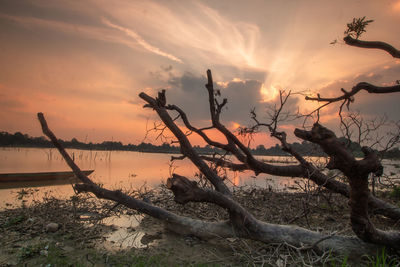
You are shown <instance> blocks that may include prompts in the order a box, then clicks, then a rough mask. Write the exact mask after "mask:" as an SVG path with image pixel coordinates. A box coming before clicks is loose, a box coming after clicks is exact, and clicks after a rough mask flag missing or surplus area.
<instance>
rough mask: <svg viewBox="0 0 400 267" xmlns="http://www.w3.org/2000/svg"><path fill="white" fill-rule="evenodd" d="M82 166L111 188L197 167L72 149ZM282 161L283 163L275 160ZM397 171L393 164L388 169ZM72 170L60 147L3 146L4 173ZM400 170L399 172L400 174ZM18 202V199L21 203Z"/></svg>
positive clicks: (247, 180) (62, 188)
mask: <svg viewBox="0 0 400 267" xmlns="http://www.w3.org/2000/svg"><path fill="white" fill-rule="evenodd" d="M68 151H69V153H70V154H71V156H72V155H73V157H74V158H75V162H76V163H77V164H78V165H79V166H80V168H81V169H85V170H86V169H94V170H95V171H94V173H93V174H91V176H90V177H91V178H92V179H93V180H94V181H95V182H98V183H102V184H104V186H105V187H107V188H110V189H119V188H123V189H127V190H129V189H132V188H133V189H135V188H136V189H138V188H140V187H141V186H143V185H146V186H148V187H154V186H157V185H159V184H161V183H163V182H165V181H166V179H167V178H168V177H169V176H170V173H172V172H176V173H178V174H181V175H185V176H187V177H188V178H190V177H193V176H194V174H195V173H196V172H197V169H196V168H195V167H194V166H193V165H192V164H191V163H190V161H189V160H187V159H185V160H182V161H175V162H174V164H173V165H172V166H171V162H170V158H171V155H170V154H156V153H139V152H131V151H112V152H110V151H89V150H74V149H71V150H68ZM260 158H261V159H269V160H271V159H272V160H277V159H282V158H278V157H260ZM274 164H282V163H274ZM388 169H390V172H393V171H395V170H392V169H393V166H391V165H390V166H389V168H387V170H388ZM49 171H69V167H68V166H67V165H66V163H65V162H64V160H63V159H62V157H61V156H60V154H59V153H58V151H57V150H56V149H40V148H0V173H13V172H49ZM397 172H398V171H396V173H397ZM227 176H228V179H229V180H230V182H228V184H235V185H239V186H242V185H257V186H262V187H267V188H268V186H270V187H271V188H273V189H283V188H286V187H292V186H296V184H295V180H294V179H292V178H284V177H273V176H270V175H265V174H260V175H258V176H257V177H255V176H254V173H253V172H241V173H239V172H235V173H233V172H228V174H227ZM36 189H38V191H37V192H36V193H35V197H36V199H40V198H41V197H43V195H44V193H45V192H49V191H51V193H52V194H54V195H55V196H63V197H69V196H72V195H73V190H72V187H71V185H69V184H67V185H55V186H47V187H37V188H36ZM18 191H20V189H0V207H4V205H5V203H15V199H16V192H18ZM17 203H18V202H17Z"/></svg>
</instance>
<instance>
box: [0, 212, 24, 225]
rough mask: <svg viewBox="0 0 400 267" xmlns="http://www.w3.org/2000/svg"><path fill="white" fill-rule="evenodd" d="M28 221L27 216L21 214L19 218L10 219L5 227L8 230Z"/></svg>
mask: <svg viewBox="0 0 400 267" xmlns="http://www.w3.org/2000/svg"><path fill="white" fill-rule="evenodd" d="M25 219H26V217H25V215H23V214H21V215H18V216H17V217H13V218H9V219H8V220H7V221H6V222H5V223H4V224H3V227H5V228H7V227H10V226H13V225H17V224H19V223H21V222H23V221H24V220H25Z"/></svg>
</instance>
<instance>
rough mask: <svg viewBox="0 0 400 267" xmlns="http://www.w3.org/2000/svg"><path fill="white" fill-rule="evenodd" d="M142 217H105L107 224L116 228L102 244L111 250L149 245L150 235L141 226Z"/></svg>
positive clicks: (104, 220) (104, 221)
mask: <svg viewBox="0 0 400 267" xmlns="http://www.w3.org/2000/svg"><path fill="white" fill-rule="evenodd" d="M142 219H143V216H142V215H121V216H111V217H107V218H105V219H103V223H104V224H105V225H108V226H113V227H115V228H116V230H115V231H113V232H111V233H109V234H107V235H106V236H105V241H104V242H103V243H102V244H101V245H102V246H103V247H104V248H105V249H107V250H111V251H115V250H122V249H127V248H145V247H147V246H148V244H149V243H150V242H146V236H148V235H147V234H146V233H145V232H144V231H141V230H140V227H139V224H140V221H141V220H142Z"/></svg>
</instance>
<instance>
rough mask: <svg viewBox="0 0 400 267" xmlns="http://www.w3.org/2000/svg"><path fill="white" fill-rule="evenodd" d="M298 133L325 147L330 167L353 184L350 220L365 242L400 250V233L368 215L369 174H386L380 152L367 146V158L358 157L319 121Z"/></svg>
mask: <svg viewBox="0 0 400 267" xmlns="http://www.w3.org/2000/svg"><path fill="white" fill-rule="evenodd" d="M294 133H295V135H296V136H297V137H299V138H301V139H303V140H307V141H310V142H313V143H316V144H318V145H320V146H321V148H322V149H323V150H324V152H325V153H327V154H328V155H329V157H330V159H329V163H328V165H327V168H328V169H338V170H340V171H342V172H343V173H344V174H345V175H346V177H347V178H348V180H349V184H350V201H349V204H350V208H351V213H350V220H351V225H352V228H353V231H354V233H355V234H356V235H357V236H358V237H359V238H360V239H362V240H364V241H365V242H372V243H375V244H381V245H388V246H390V247H392V248H395V249H400V232H394V231H390V232H386V231H381V230H379V229H376V228H375V226H374V224H373V223H372V222H371V220H370V218H369V214H368V203H369V198H370V192H369V188H368V176H369V174H370V173H375V174H376V175H378V176H379V175H382V170H383V167H382V165H381V164H380V162H379V159H378V157H377V155H376V153H375V152H374V151H373V150H372V149H370V148H367V147H363V152H364V155H365V157H364V159H362V160H356V159H355V158H354V156H353V154H352V153H351V152H349V151H348V150H347V149H346V147H345V146H344V144H343V143H342V142H340V140H339V139H338V138H337V137H336V135H335V134H334V132H332V131H331V130H329V129H327V128H325V127H323V126H322V125H320V124H318V123H316V124H314V126H313V128H312V130H311V131H305V130H300V129H296V130H295V132H294Z"/></svg>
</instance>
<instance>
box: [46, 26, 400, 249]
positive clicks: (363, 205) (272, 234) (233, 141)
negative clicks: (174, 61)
mask: <svg viewBox="0 0 400 267" xmlns="http://www.w3.org/2000/svg"><path fill="white" fill-rule="evenodd" d="M363 21H364V20H362V21H361V22H363ZM364 22H365V21H364ZM367 22H368V21H367ZM364 27H365V26H364ZM355 29H357V27H355ZM362 29H363V28H362ZM361 33H362V31H361ZM359 36H360V34H358V35H356V37H357V39H355V40H356V43H358V42H360V41H359V40H358V37H359ZM348 37H350V38H352V37H351V36H350V35H348V36H346V37H345V41H346V40H347V39H348ZM371 47H373V48H379V49H384V50H386V51H387V49H385V48H386V46H383V47H382V45H381V44H379V45H376V44H375V43H374V44H373V45H371ZM384 47H385V48H384ZM390 51H392V50H390ZM395 54H396V53H395ZM207 79H208V82H207V84H206V89H207V93H208V101H209V110H210V119H211V120H210V121H211V125H210V126H208V127H205V128H197V127H195V126H193V125H192V124H191V122H190V120H189V118H188V117H187V115H186V113H185V112H184V111H183V110H182V109H181V108H179V107H178V106H176V105H173V104H169V102H168V101H167V97H166V92H165V91H164V90H163V91H161V92H159V93H158V96H157V97H152V96H149V95H147V94H146V93H140V94H139V96H140V98H142V99H143V100H144V101H145V102H146V104H145V106H144V107H145V108H151V109H152V110H154V111H155V112H156V113H157V115H158V117H159V118H160V119H161V121H162V122H163V124H164V126H165V127H166V128H168V129H169V131H170V132H171V133H172V134H173V135H174V137H175V138H176V140H177V141H176V142H177V143H179V145H180V151H181V153H182V157H186V158H188V159H190V161H191V162H192V163H193V164H194V165H195V166H196V167H197V168H198V169H199V170H200V172H201V173H202V175H203V176H204V177H205V178H206V179H207V180H208V181H209V182H210V183H211V184H212V186H213V188H212V189H206V188H201V187H199V186H198V184H197V183H196V182H195V181H192V180H189V179H188V178H186V177H184V176H181V175H179V174H177V173H173V174H172V177H171V178H169V179H168V180H167V187H168V188H169V189H170V190H171V191H172V192H173V193H174V196H175V201H176V202H177V203H181V204H185V203H188V202H206V203H212V204H215V205H217V206H220V207H222V208H224V209H225V210H226V212H227V213H228V215H229V219H228V220H226V221H221V222H207V221H202V220H196V219H192V218H188V217H182V216H179V215H177V214H174V213H172V212H169V211H167V210H165V209H162V208H159V207H157V206H154V205H152V204H149V203H147V202H144V201H141V200H139V199H136V198H133V197H131V196H128V195H126V194H124V193H122V192H121V191H111V190H108V189H105V188H102V187H100V186H98V185H96V184H95V183H93V182H92V181H91V180H90V179H89V178H88V177H87V176H85V175H84V174H83V173H82V172H81V171H80V169H79V167H78V166H77V165H76V164H75V163H74V162H73V160H72V159H71V158H70V156H69V155H68V154H67V153H66V151H65V150H64V148H63V147H62V146H61V145H60V143H59V142H58V140H57V138H56V136H55V135H54V134H53V133H52V131H51V130H50V129H49V128H48V125H47V122H46V120H45V118H44V116H43V114H42V113H38V118H39V121H40V123H41V125H42V130H43V132H44V134H45V135H46V136H48V137H49V138H50V140H51V141H52V142H53V144H54V145H55V146H56V147H57V148H58V150H59V151H60V153H61V154H62V156H63V157H64V159H65V160H66V162H67V163H68V165H69V166H70V168H71V169H72V170H73V171H74V173H75V174H76V176H77V177H78V178H79V179H80V180H81V181H82V182H83V183H82V184H76V185H74V188H75V189H76V191H77V192H92V193H93V194H95V195H96V196H97V197H98V198H103V199H109V200H112V201H115V202H117V203H119V204H122V205H125V206H126V207H128V208H132V209H135V210H137V211H139V212H142V213H144V214H147V215H150V216H152V217H155V218H157V219H159V220H161V221H163V222H165V224H166V225H167V226H168V227H169V228H170V229H171V230H174V231H176V232H180V233H182V232H184V233H190V234H193V235H196V236H199V237H202V238H212V237H241V238H248V239H252V240H258V241H262V242H265V243H287V244H290V245H292V246H296V247H298V248H301V249H310V248H313V249H316V250H318V251H327V250H331V251H333V252H335V253H338V254H350V255H352V256H359V255H362V254H365V253H375V252H376V251H377V250H378V249H380V248H381V247H382V246H390V247H391V248H393V249H396V250H399V249H400V234H399V233H398V232H386V231H381V230H378V229H376V228H375V226H374V225H373V224H372V223H371V221H370V219H369V213H371V212H374V213H378V214H382V215H384V216H387V217H389V218H392V219H395V220H400V208H398V207H396V206H393V205H391V204H389V203H386V202H384V201H383V200H381V199H378V198H376V197H375V196H373V195H372V194H371V193H370V192H369V190H368V176H369V174H371V173H374V174H376V175H380V173H381V172H382V165H381V164H380V161H379V159H378V157H377V154H376V152H375V151H373V150H372V149H370V148H367V147H365V148H363V152H364V158H363V159H362V160H356V159H355V158H354V156H353V155H352V154H351V153H350V152H348V151H347V150H346V147H345V146H344V144H342V143H341V142H340V141H339V139H338V138H336V135H335V134H334V133H333V132H332V131H330V130H328V129H327V128H325V127H323V126H322V125H320V124H319V123H315V124H314V125H313V127H312V130H310V131H307V130H304V129H296V130H295V132H294V134H295V135H296V136H297V137H299V138H301V139H303V140H307V141H310V142H313V143H315V144H318V145H319V146H320V147H321V148H322V149H323V150H324V152H325V153H326V154H328V156H329V157H330V161H329V164H328V165H327V166H326V167H327V168H328V169H338V170H340V171H341V172H342V173H343V174H344V175H345V176H346V177H347V178H348V181H349V185H347V184H346V183H343V182H340V181H338V180H336V179H332V178H331V177H328V176H327V175H325V174H324V173H323V172H322V171H321V170H320V169H319V168H318V167H317V166H315V165H314V164H313V163H312V162H310V161H308V160H306V159H305V158H304V157H303V156H302V155H300V154H299V153H298V152H297V151H295V149H293V147H292V145H291V144H290V143H289V142H288V141H287V138H286V137H287V134H286V132H283V131H279V127H278V123H279V121H280V119H281V117H282V116H284V115H283V112H282V110H283V106H284V105H285V103H286V101H287V99H288V97H289V96H290V93H288V94H284V93H282V92H281V94H280V98H279V100H280V103H279V105H278V106H277V107H276V108H275V109H274V112H273V114H272V117H271V121H270V122H268V123H263V122H260V121H259V119H258V118H257V115H256V114H255V112H252V114H251V116H252V119H253V121H254V122H255V125H254V126H253V127H249V128H243V129H242V133H253V132H255V131H258V130H260V129H261V128H263V127H266V129H267V130H268V131H269V132H270V134H271V136H273V137H274V138H276V139H278V140H279V141H280V143H281V145H282V148H283V150H284V151H286V152H288V153H289V154H291V155H292V156H293V157H294V158H295V159H296V160H297V162H298V163H297V164H292V165H286V166H278V165H273V164H268V163H266V162H263V161H260V160H258V159H256V158H255V157H254V155H253V154H252V153H251V150H250V148H249V147H248V146H247V145H246V144H244V143H243V142H242V141H241V140H240V139H239V138H238V136H237V135H235V134H234V133H233V132H231V131H230V130H229V129H228V128H227V127H225V126H224V124H223V123H222V122H221V121H220V114H221V112H222V109H223V107H224V106H225V105H226V104H227V99H222V100H220V99H219V92H218V91H217V90H215V89H214V83H213V79H212V74H211V71H210V70H208V71H207ZM363 89H364V90H367V91H368V92H369V93H393V92H398V91H400V88H399V85H397V86H396V85H395V86H392V87H377V86H374V85H370V84H366V83H360V84H358V85H356V86H355V87H354V88H353V90H352V91H350V92H346V91H345V90H344V89H343V90H342V91H343V95H342V96H339V97H336V98H323V97H320V96H319V95H318V97H316V98H312V97H307V98H306V99H307V100H316V101H320V102H327V103H328V104H329V103H333V102H337V101H343V105H344V104H349V103H351V102H352V101H353V99H354V95H355V94H357V93H358V92H359V91H360V90H363ZM176 115H177V117H176ZM178 118H180V119H181V120H182V122H183V124H184V126H185V127H186V128H187V129H188V130H189V131H191V132H193V133H196V134H198V135H199V136H200V137H201V138H203V140H204V141H205V142H206V143H207V144H209V145H210V146H213V147H216V148H219V149H221V150H223V151H225V152H226V153H230V154H232V155H233V156H234V157H235V158H236V159H237V160H238V161H239V162H240V163H232V162H230V161H228V160H226V158H224V157H221V158H217V157H206V156H202V155H200V154H199V153H197V152H196V150H195V149H194V148H193V147H192V145H191V143H190V141H189V139H188V137H187V134H185V133H184V132H183V131H182V129H181V127H179V126H178V124H177V119H178ZM163 129H164V128H163ZM210 129H214V130H217V131H219V132H220V133H221V134H222V135H223V136H224V137H225V142H222V141H217V140H213V139H212V138H211V137H210V136H209V135H208V134H207V130H210ZM208 161H211V162H213V163H214V164H216V165H219V166H223V167H227V168H231V169H236V170H250V171H254V173H255V174H256V175H258V174H260V173H266V174H271V175H277V176H286V177H300V178H307V179H310V180H312V181H313V182H315V183H316V184H317V185H319V186H321V187H324V188H326V189H328V190H330V191H332V192H336V193H339V194H341V195H343V196H345V197H348V198H349V199H350V201H349V204H350V208H351V217H350V218H351V224H352V228H353V230H354V232H355V234H356V235H357V237H348V236H340V235H326V234H322V233H319V232H314V231H310V230H307V229H305V228H301V227H297V226H289V225H276V224H269V223H267V222H262V221H260V220H258V219H257V218H255V217H254V216H253V215H252V214H251V213H250V212H249V211H248V210H246V209H245V208H244V207H242V206H241V205H240V204H239V203H238V202H236V201H235V200H234V198H233V197H232V193H231V189H230V188H229V187H228V186H227V185H226V184H225V181H224V179H223V178H221V177H220V176H219V175H218V173H217V172H216V171H215V169H213V168H211V167H210V166H209V165H208V164H207V162H208ZM267 209H268V208H267V207H266V210H267Z"/></svg>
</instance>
